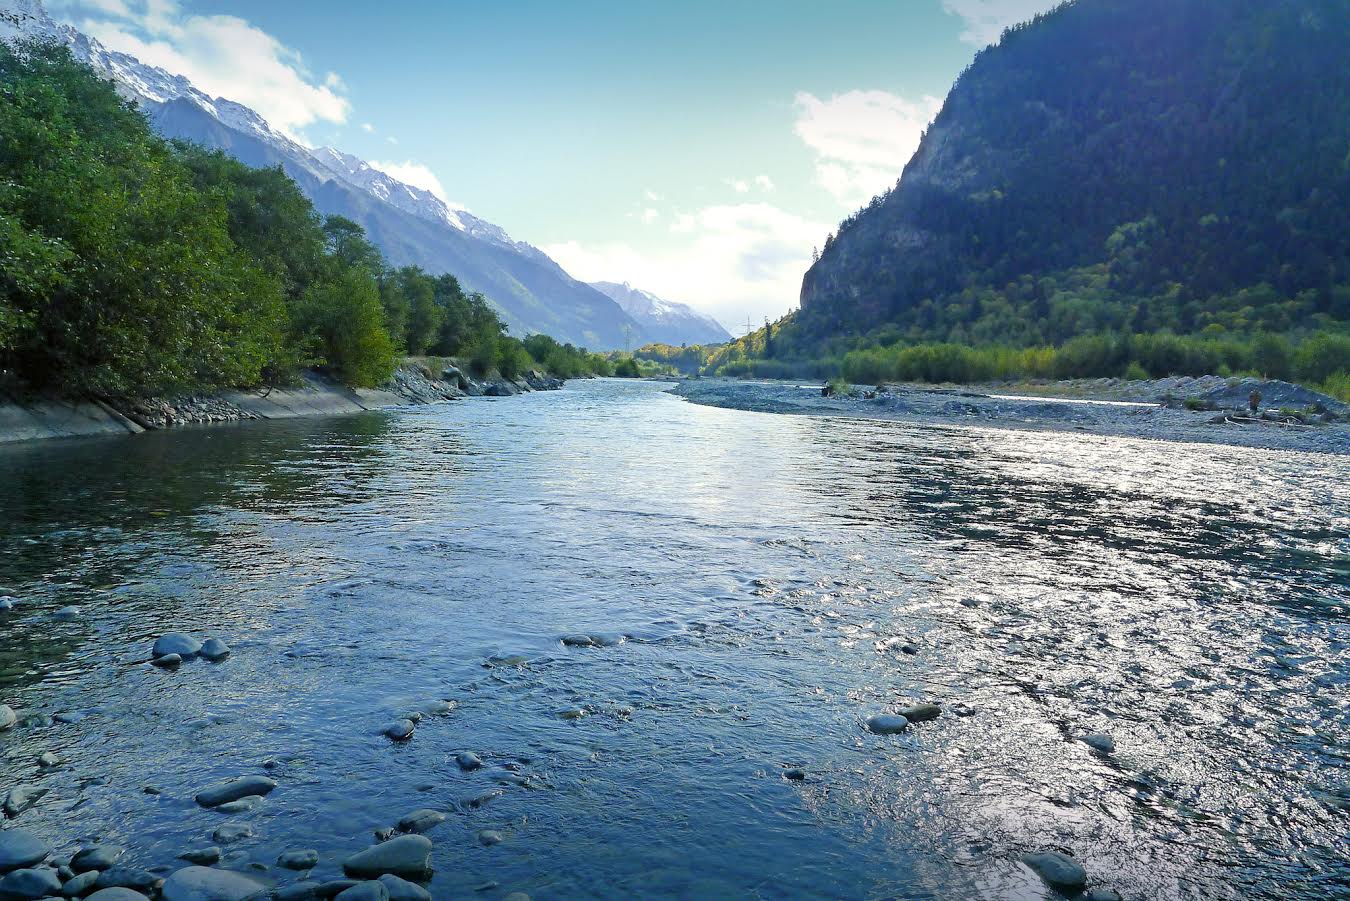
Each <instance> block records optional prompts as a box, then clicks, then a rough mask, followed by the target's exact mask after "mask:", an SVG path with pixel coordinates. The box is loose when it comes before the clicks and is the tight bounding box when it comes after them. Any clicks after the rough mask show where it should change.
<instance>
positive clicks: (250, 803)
mask: <svg viewBox="0 0 1350 901" xmlns="http://www.w3.org/2000/svg"><path fill="white" fill-rule="evenodd" d="M262 802H263V796H262V795H244V797H242V798H240V799H239V800H237V801H226V802H225V803H224V804H217V805H216V807H215V809H216V810H218V811H219V812H221V813H248V812H249V811H250V810H252V809H253V808H255V807H257V806H258V805H259V804H261V803H262Z"/></svg>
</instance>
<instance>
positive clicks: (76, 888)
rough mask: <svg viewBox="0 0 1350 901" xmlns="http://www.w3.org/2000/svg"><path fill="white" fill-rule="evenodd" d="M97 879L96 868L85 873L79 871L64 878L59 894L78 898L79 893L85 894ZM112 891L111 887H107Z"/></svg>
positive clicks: (92, 887) (91, 889) (90, 889)
mask: <svg viewBox="0 0 1350 901" xmlns="http://www.w3.org/2000/svg"><path fill="white" fill-rule="evenodd" d="M97 881H98V870H90V871H89V872H87V873H79V874H77V875H75V876H72V877H70V878H69V879H67V880H66V882H65V884H64V885H62V886H61V894H63V895H65V896H66V897H67V898H78V897H80V896H81V895H87V894H89V892H91V891H93V889H94V883H95V882H97ZM109 891H112V889H109Z"/></svg>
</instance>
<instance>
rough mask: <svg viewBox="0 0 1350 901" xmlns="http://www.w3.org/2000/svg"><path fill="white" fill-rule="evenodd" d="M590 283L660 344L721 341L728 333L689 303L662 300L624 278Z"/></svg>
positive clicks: (723, 340)
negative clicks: (635, 286)
mask: <svg viewBox="0 0 1350 901" xmlns="http://www.w3.org/2000/svg"><path fill="white" fill-rule="evenodd" d="M590 284H591V287H592V288H594V289H595V290H597V291H599V292H600V293H601V294H603V295H605V296H606V297H608V298H610V299H612V300H613V301H614V302H615V303H617V304H618V305H619V306H620V307H622V308H623V311H624V312H625V313H627V314H628V315H629V316H632V317H633V318H634V319H636V320H637V323H638V325H640V326H642V330H643V332H644V333H646V335H647V337H648V338H650V339H651V340H652V341H658V342H660V343H662V344H722V343H723V342H726V341H730V340H731V333H730V332H728V331H727V330H726V329H725V328H723V327H722V324H721V323H720V322H718V321H717V320H716V319H714V318H712V317H711V316H709V315H707V314H706V313H700V312H699V311H698V310H695V309H694V308H693V307H691V306H689V305H687V304H682V303H676V302H675V301H673V300H663V299H662V298H660V297H657V296H656V295H655V294H652V293H651V292H650V291H643V290H641V289H640V288H634V287H633V286H632V285H630V284H628V282H623V283H622V284H620V283H618V282H591V283H590Z"/></svg>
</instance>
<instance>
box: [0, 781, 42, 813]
mask: <svg viewBox="0 0 1350 901" xmlns="http://www.w3.org/2000/svg"><path fill="white" fill-rule="evenodd" d="M45 794H47V789H45V788H32V787H30V786H27V785H16V786H15V787H14V788H11V789H10V790H9V793H8V794H6V795H5V801H4V804H3V805H0V806H3V808H4V811H5V815H6V816H8V817H11V818H13V817H17V816H18V815H19V814H21V813H23V812H24V811H25V810H29V809H31V808H32V807H33V805H34V804H36V803H37V802H38V801H40V800H42V796H43V795H45Z"/></svg>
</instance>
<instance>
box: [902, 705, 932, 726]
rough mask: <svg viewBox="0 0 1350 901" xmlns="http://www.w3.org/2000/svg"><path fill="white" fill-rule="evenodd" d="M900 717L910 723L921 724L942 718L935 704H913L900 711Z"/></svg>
mask: <svg viewBox="0 0 1350 901" xmlns="http://www.w3.org/2000/svg"><path fill="white" fill-rule="evenodd" d="M900 715H901V716H903V717H904V718H905V719H907V720H909V721H910V722H911V723H922V722H925V721H927V720H935V719H937V718H938V717H940V716H942V708H941V707H939V706H938V705H937V704H915V705H914V706H913V707H906V708H905V709H904V710H901V711H900Z"/></svg>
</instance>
